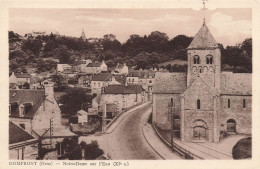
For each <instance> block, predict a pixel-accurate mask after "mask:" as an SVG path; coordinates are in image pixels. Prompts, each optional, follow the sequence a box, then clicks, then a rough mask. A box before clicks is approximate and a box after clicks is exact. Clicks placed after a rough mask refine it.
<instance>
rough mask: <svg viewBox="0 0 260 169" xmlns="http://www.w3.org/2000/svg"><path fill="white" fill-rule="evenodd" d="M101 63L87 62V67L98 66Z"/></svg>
mask: <svg viewBox="0 0 260 169" xmlns="http://www.w3.org/2000/svg"><path fill="white" fill-rule="evenodd" d="M101 64H102V62H93V63H89V64H88V65H87V67H100V66H101Z"/></svg>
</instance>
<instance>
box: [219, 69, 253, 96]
mask: <svg viewBox="0 0 260 169" xmlns="http://www.w3.org/2000/svg"><path fill="white" fill-rule="evenodd" d="M220 85H221V86H220V91H221V94H234V95H252V74H251V73H221V75H220Z"/></svg>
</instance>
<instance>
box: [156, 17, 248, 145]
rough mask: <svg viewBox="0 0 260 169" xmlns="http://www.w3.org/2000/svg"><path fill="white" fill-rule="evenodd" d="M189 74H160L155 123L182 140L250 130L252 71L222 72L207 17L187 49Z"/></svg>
mask: <svg viewBox="0 0 260 169" xmlns="http://www.w3.org/2000/svg"><path fill="white" fill-rule="evenodd" d="M187 52H188V72H187V73H159V72H158V73H156V75H155V82H154V88H153V117H152V119H153V124H154V125H156V126H157V127H159V128H161V129H163V130H170V129H171V125H173V131H175V133H176V136H178V135H179V137H180V139H181V140H182V141H185V140H191V141H199V142H201V141H204V140H207V141H211V142H219V141H220V139H221V138H222V137H223V135H224V133H227V134H251V129H252V122H251V121H252V120H251V118H252V117H251V116H252V113H251V111H252V74H251V73H225V72H221V52H220V49H219V46H218V44H217V42H216V41H215V39H214V38H213V36H212V35H211V33H210V31H209V29H208V27H207V26H206V23H205V21H204V23H203V25H202V27H201V28H200V30H199V32H198V33H197V34H196V35H195V37H194V39H193V40H192V42H191V44H190V45H189V47H188V48H187Z"/></svg>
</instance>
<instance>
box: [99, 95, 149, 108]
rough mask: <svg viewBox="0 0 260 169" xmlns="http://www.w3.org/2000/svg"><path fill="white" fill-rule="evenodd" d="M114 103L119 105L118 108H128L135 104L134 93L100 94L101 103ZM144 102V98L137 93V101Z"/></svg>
mask: <svg viewBox="0 0 260 169" xmlns="http://www.w3.org/2000/svg"><path fill="white" fill-rule="evenodd" d="M105 102H106V103H107V104H115V103H117V104H118V106H119V110H122V109H125V108H129V107H131V106H134V105H135V104H136V94H124V95H123V94H106V95H102V103H101V104H104V103H105ZM142 102H144V98H143V97H142V95H141V94H140V93H139V94H137V103H142Z"/></svg>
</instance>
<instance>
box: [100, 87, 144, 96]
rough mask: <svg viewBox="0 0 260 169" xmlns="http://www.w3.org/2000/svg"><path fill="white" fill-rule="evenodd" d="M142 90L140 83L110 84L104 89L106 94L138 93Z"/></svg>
mask: <svg viewBox="0 0 260 169" xmlns="http://www.w3.org/2000/svg"><path fill="white" fill-rule="evenodd" d="M142 91H143V88H142V87H141V86H140V85H127V86H126V85H109V86H107V87H105V89H104V92H105V94H136V93H141V92H142Z"/></svg>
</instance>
